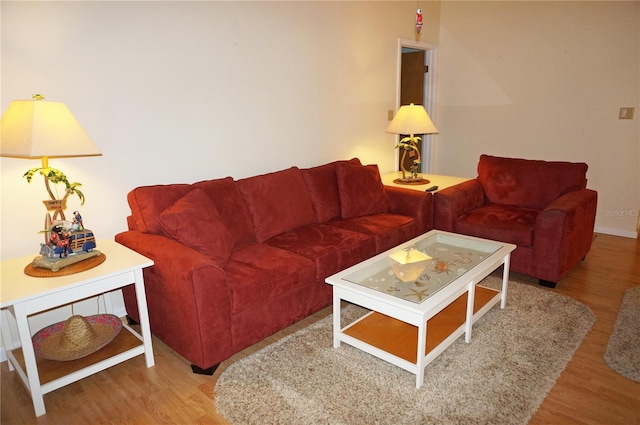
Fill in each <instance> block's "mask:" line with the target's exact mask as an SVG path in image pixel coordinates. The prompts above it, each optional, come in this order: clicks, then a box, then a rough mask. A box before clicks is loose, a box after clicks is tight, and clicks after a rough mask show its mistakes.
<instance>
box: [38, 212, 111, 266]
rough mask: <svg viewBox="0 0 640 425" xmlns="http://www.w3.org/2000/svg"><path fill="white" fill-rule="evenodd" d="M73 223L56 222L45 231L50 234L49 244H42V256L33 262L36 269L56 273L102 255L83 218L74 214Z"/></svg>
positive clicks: (76, 213)
mask: <svg viewBox="0 0 640 425" xmlns="http://www.w3.org/2000/svg"><path fill="white" fill-rule="evenodd" d="M73 217H74V220H73V222H69V221H64V220H55V221H52V222H51V226H50V227H49V228H46V229H45V230H43V232H44V233H46V234H48V235H49V236H48V238H46V239H45V240H47V242H45V243H41V244H40V256H39V257H36V258H35V259H34V260H33V263H32V265H33V266H34V267H41V268H45V269H50V270H52V271H54V272H56V271H58V270H60V269H61V268H63V267H66V266H68V265H71V264H75V263H78V262H80V261H83V260H86V259H88V258H91V257H95V256H97V255H100V254H101V253H100V251H97V250H95V247H96V238H95V236H94V234H93V232H92V231H91V230H89V229H86V228H85V227H84V224H83V221H82V216H81V215H80V213H79V212H78V211H74V212H73Z"/></svg>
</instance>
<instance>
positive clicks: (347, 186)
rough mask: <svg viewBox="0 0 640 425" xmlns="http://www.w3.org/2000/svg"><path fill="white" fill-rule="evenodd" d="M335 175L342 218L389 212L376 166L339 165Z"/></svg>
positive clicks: (385, 194)
mask: <svg viewBox="0 0 640 425" xmlns="http://www.w3.org/2000/svg"><path fill="white" fill-rule="evenodd" d="M336 175H337V177H338V188H339V192H340V213H341V214H340V215H341V216H342V218H353V217H360V216H364V215H372V214H381V213H386V212H388V211H389V202H388V200H387V193H386V192H385V190H384V185H383V184H382V179H381V178H380V172H379V171H378V166H377V165H364V166H363V165H353V164H339V165H338V168H337V173H336Z"/></svg>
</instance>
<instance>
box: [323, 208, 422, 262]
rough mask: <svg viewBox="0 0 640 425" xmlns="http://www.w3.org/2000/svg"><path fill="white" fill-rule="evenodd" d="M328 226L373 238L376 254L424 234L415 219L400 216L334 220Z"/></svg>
mask: <svg viewBox="0 0 640 425" xmlns="http://www.w3.org/2000/svg"><path fill="white" fill-rule="evenodd" d="M327 224H329V225H331V226H335V227H339V228H341V229H345V230H351V231H353V232H358V233H364V234H365V235H369V236H373V237H374V238H375V242H376V253H380V252H383V251H386V250H387V249H391V248H393V247H394V246H397V245H400V244H401V243H403V242H406V241H408V240H409V239H411V238H414V237H416V236H418V235H419V234H420V233H422V231H421V229H419V227H418V221H417V220H416V219H415V218H414V217H407V216H405V215H399V214H387V213H385V214H373V215H366V216H360V217H353V218H349V219H337V220H332V221H330V222H329V223H327Z"/></svg>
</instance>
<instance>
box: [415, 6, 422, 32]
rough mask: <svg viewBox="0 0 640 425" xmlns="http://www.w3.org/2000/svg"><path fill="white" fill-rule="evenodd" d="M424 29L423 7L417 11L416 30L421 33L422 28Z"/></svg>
mask: <svg viewBox="0 0 640 425" xmlns="http://www.w3.org/2000/svg"><path fill="white" fill-rule="evenodd" d="M421 29H422V9H420V8H418V10H417V11H416V31H418V34H420V30H421Z"/></svg>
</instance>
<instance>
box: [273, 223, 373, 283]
mask: <svg viewBox="0 0 640 425" xmlns="http://www.w3.org/2000/svg"><path fill="white" fill-rule="evenodd" d="M266 243H268V244H269V245H272V246H277V247H278V248H282V249H285V250H287V251H291V252H295V253H296V254H299V255H302V256H303V257H306V258H309V259H310V260H312V261H314V262H315V264H316V270H317V271H316V277H317V278H318V279H324V278H326V277H327V276H330V275H332V274H334V273H337V272H339V271H340V270H344V269H346V268H347V267H350V266H353V265H354V264H356V263H358V262H360V261H362V260H364V259H366V258H369V257H372V256H373V255H375V254H376V246H375V240H374V238H373V237H371V236H369V235H365V234H362V233H357V232H352V231H350V230H345V229H340V228H337V227H333V226H327V225H325V224H316V225H314V226H305V227H300V228H297V229H294V230H292V231H290V232H286V233H283V234H281V235H277V236H275V237H273V238H271V239H269V240H268V241H267V242H266Z"/></svg>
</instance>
